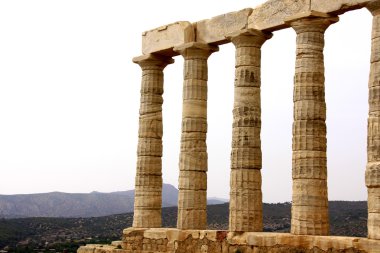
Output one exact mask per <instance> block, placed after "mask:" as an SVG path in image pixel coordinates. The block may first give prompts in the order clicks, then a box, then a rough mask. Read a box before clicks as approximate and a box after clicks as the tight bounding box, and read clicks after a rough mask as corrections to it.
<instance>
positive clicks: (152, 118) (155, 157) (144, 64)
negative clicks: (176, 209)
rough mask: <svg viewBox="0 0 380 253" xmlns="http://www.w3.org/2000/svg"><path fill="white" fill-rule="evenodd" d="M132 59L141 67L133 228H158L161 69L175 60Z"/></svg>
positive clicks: (161, 100) (160, 181)
mask: <svg viewBox="0 0 380 253" xmlns="http://www.w3.org/2000/svg"><path fill="white" fill-rule="evenodd" d="M133 62H134V63H137V64H139V65H140V67H141V69H142V81H141V91H140V92H141V99H140V117H139V139H138V147H137V167H136V178H135V203H134V216H133V227H134V228H157V227H161V222H162V221H161V220H162V218H161V208H162V207H161V205H162V204H161V202H162V201H161V200H162V172H161V168H162V163H161V157H162V132H163V131H162V103H163V98H162V94H163V92H164V74H163V70H164V68H165V67H166V66H167V65H168V64H171V63H173V62H174V60H173V59H172V58H170V57H163V56H159V55H154V54H149V55H143V56H139V57H136V58H133Z"/></svg>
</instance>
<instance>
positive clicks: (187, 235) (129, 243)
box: [78, 228, 380, 253]
mask: <svg viewBox="0 0 380 253" xmlns="http://www.w3.org/2000/svg"><path fill="white" fill-rule="evenodd" d="M153 252H168V253H169V252H170V253H267V252H268V253H285V252H286V253H288V252H292V253H303V252H305V253H323V252H329V253H335V252H336V253H338V252H342V253H343V252H344V253H348V252H349V253H356V252H368V253H380V241H379V240H370V239H367V238H358V237H340V236H310V235H292V234H288V233H266V232H245V233H237V232H228V231H217V230H179V229H175V228H156V229H153V228H151V229H135V228H127V229H125V230H124V231H123V241H121V242H114V243H112V245H95V244H90V245H86V246H82V247H80V248H79V250H78V253H153Z"/></svg>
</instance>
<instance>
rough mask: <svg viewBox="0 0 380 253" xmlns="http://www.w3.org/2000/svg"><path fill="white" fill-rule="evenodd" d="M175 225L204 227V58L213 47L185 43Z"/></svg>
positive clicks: (183, 49) (181, 227)
mask: <svg viewBox="0 0 380 253" xmlns="http://www.w3.org/2000/svg"><path fill="white" fill-rule="evenodd" d="M174 50H175V51H177V52H179V53H180V54H181V55H182V56H183V57H184V59H185V62H184V84H183V106H182V135H181V153H180V159H179V169H180V174H179V195H178V218H177V227H178V228H180V229H205V228H206V225H207V221H206V205H207V200H206V195H207V192H206V189H207V174H206V171H207V145H206V133H207V79H208V74H207V59H208V57H209V56H210V55H211V54H212V53H213V52H215V51H217V50H218V48H217V47H214V46H209V45H206V44H202V43H186V44H183V45H180V46H178V47H176V48H174Z"/></svg>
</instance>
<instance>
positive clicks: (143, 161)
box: [78, 0, 380, 253]
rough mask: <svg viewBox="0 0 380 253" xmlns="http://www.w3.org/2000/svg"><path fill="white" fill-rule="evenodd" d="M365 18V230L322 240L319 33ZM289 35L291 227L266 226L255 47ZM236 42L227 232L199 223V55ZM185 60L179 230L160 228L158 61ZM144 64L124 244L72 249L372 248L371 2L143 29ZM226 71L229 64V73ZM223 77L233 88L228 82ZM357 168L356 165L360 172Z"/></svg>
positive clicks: (379, 14) (377, 63)
mask: <svg viewBox="0 0 380 253" xmlns="http://www.w3.org/2000/svg"><path fill="white" fill-rule="evenodd" d="M360 8H367V9H368V10H369V11H370V12H371V14H372V15H373V24H372V54H371V59H370V61H369V63H370V64H371V67H370V73H369V76H370V78H369V86H368V87H369V114H368V139H367V154H368V155H367V157H368V163H367V167H366V170H365V183H366V186H367V188H368V238H352V237H335V236H329V216H328V196H327V162H326V160H327V157H326V143H327V140H326V122H325V121H326V103H325V76H324V71H325V67H324V55H323V49H324V43H325V41H324V34H325V31H326V30H327V29H328V28H329V26H333V25H334V24H335V23H336V22H339V17H338V15H342V14H344V13H345V12H347V11H353V10H356V9H360ZM287 28H290V29H293V30H294V31H295V33H296V34H297V40H296V41H297V42H296V43H297V52H296V69H295V76H294V93H293V101H294V122H293V145H292V150H293V158H292V161H293V163H292V164H293V166H292V175H293V176H292V178H293V193H292V218H291V232H290V233H264V232H262V230H263V213H262V212H263V211H262V191H261V168H262V164H261V160H262V159H261V156H262V152H261V140H260V132H261V103H260V87H261V80H260V65H261V63H260V62H261V57H265V55H261V47H262V45H263V44H264V43H265V42H266V41H267V40H269V39H271V38H272V37H273V38H272V39H276V38H275V36H273V32H275V31H277V30H281V29H287ZM225 43H233V45H234V46H235V48H236V58H235V75H236V76H235V83H234V94H235V95H234V107H233V113H232V115H231V117H233V125H232V147H231V172H230V206H229V230H228V231H215V230H207V212H206V203H207V201H206V194H207V146H206V135H207V79H208V74H207V60H208V57H209V56H210V55H211V54H216V53H217V52H218V46H219V45H222V44H225ZM177 56H178V57H183V59H184V66H183V74H184V77H183V104H182V108H183V110H182V133H181V149H180V157H179V198H178V219H177V228H162V224H161V220H162V217H161V200H162V172H161V168H162V164H161V157H162V134H163V131H164V129H163V125H162V103H163V98H162V94H163V87H164V75H163V71H164V68H165V67H166V66H167V65H168V64H173V63H174V59H173V57H177ZM133 62H134V63H137V64H139V65H140V67H141V69H142V81H141V99H140V102H141V103H140V117H139V133H138V134H139V140H138V150H137V156H138V157H137V168H136V181H135V182H136V184H135V190H136V191H135V204H134V220H133V226H132V227H131V228H126V229H125V230H124V231H123V240H122V241H121V242H115V243H113V244H112V245H108V246H107V245H87V246H84V247H81V248H80V249H79V251H78V252H123V253H148V252H171V253H174V252H176V253H177V252H178V253H179V252H181V253H193V252H194V253H195V252H210V253H214V252H215V253H219V252H220V253H222V252H223V253H235V252H247V253H250V252H368V253H380V0H297V1H296V0H269V1H268V2H266V3H264V4H262V5H260V6H258V7H256V8H253V9H243V10H240V11H237V12H232V13H226V14H223V15H220V16H217V17H214V18H211V19H207V20H202V21H199V22H195V23H190V22H176V23H173V24H169V25H165V26H161V27H159V28H157V29H153V30H150V31H147V32H145V33H144V34H143V36H142V55H141V56H138V57H136V58H134V59H133ZM232 71H233V70H232ZM231 85H232V84H231ZM363 173H364V168H363Z"/></svg>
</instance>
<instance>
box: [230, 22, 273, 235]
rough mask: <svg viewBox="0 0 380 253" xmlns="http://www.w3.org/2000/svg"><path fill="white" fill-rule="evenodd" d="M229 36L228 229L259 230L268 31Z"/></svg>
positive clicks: (248, 31) (245, 31)
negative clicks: (232, 65) (231, 100)
mask: <svg viewBox="0 0 380 253" xmlns="http://www.w3.org/2000/svg"><path fill="white" fill-rule="evenodd" d="M229 38H230V40H231V41H232V43H233V44H234V45H235V47H236V52H235V69H236V70H235V89H234V108H233V126H232V151H231V177H230V214H229V230H230V231H262V229H263V221H262V220H263V217H262V216H263V215H262V193H261V172H260V169H261V139H260V131H261V119H260V114H261V101H260V86H261V80H260V66H261V46H262V45H263V43H264V42H265V41H266V40H267V39H269V38H271V34H265V33H262V32H259V31H253V30H247V29H245V30H243V31H241V32H240V33H236V32H235V33H233V34H231V35H229ZM249 119H254V120H249Z"/></svg>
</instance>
